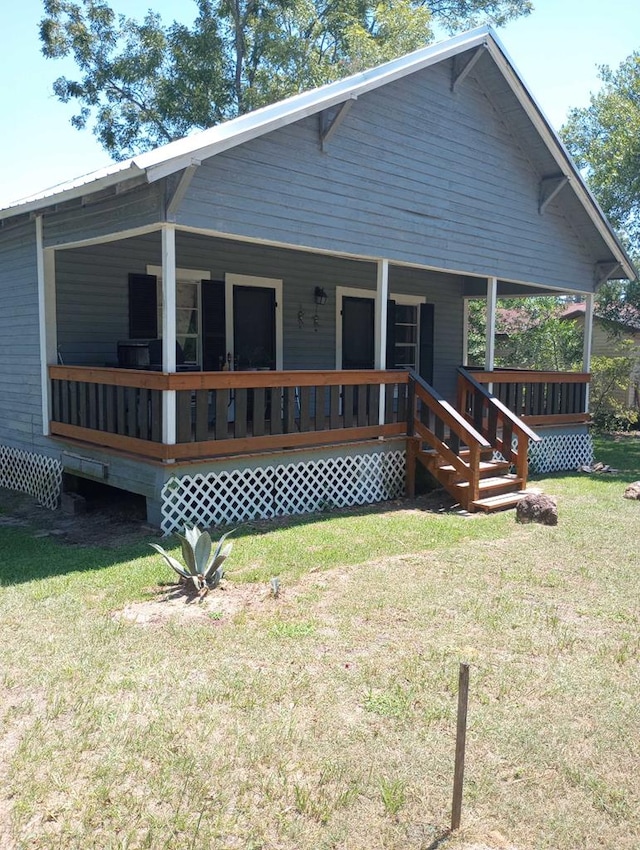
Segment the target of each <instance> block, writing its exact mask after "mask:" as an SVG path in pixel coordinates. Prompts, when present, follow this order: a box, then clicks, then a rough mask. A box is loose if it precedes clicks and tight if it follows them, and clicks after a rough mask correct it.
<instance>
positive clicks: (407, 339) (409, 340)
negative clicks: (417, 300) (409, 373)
mask: <svg viewBox="0 0 640 850" xmlns="http://www.w3.org/2000/svg"><path fill="white" fill-rule="evenodd" d="M418 318H419V313H418V305H417V304H402V303H399V302H398V300H397V297H396V309H395V319H396V321H395V348H394V352H393V362H394V364H395V367H396V368H397V369H417V367H418V342H419V339H420V337H419V336H418Z"/></svg>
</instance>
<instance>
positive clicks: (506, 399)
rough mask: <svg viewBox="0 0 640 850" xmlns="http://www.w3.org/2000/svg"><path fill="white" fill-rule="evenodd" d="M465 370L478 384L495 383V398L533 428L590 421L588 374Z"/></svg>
mask: <svg viewBox="0 0 640 850" xmlns="http://www.w3.org/2000/svg"><path fill="white" fill-rule="evenodd" d="M463 371H464V372H465V373H466V374H467V375H469V374H470V375H471V376H472V377H473V379H474V380H475V381H476V382H477V383H478V384H483V385H487V384H491V385H492V388H493V389H492V392H493V395H494V396H495V397H496V398H497V399H498V400H499V401H500V402H502V404H503V405H504V406H505V407H507V408H508V409H509V410H510V411H511V412H512V413H515V414H516V416H518V417H521V418H523V419H524V421H525V422H527V423H528V424H529V425H534V426H535V425H562V424H572V423H581V422H588V421H589V419H590V416H589V413H588V412H587V409H586V408H587V386H588V384H589V381H590V380H591V375H590V374H589V373H587V372H535V371H528V370H525V369H522V370H521V369H497V370H496V371H494V372H484V371H481V370H475V369H473V370H467V369H465V370H463ZM459 402H460V399H459ZM460 409H461V410H463V409H464V408H463V407H462V406H461V407H460Z"/></svg>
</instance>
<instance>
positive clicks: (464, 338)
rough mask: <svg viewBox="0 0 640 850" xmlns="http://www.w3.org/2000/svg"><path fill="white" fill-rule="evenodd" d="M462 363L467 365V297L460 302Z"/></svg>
mask: <svg viewBox="0 0 640 850" xmlns="http://www.w3.org/2000/svg"><path fill="white" fill-rule="evenodd" d="M462 365H463V366H468V365H469V299H468V298H465V299H464V300H463V302H462Z"/></svg>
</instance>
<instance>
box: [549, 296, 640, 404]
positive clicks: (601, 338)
mask: <svg viewBox="0 0 640 850" xmlns="http://www.w3.org/2000/svg"><path fill="white" fill-rule="evenodd" d="M585 310H586V305H585V303H584V302H579V303H577V304H571V305H569V306H568V307H567V308H566V310H564V311H563V312H562V313H561V318H563V319H565V320H567V321H575V322H576V323H577V325H578V326H579V327H580V328H584V322H585ZM591 339H592V341H591V354H592V356H593V357H629V358H631V359H632V360H633V365H632V367H631V372H630V374H629V382H628V385H627V386H626V388H625V389H624V390H619V391H617V392H616V393H615V396H616V399H617V400H618V401H619V402H620V403H621V404H622V405H624V406H625V407H627V408H629V409H630V410H640V314H639V313H638V312H637V311H634V310H632V309H629V310H627V311H626V312H625V313H624V314H623V315H622V316H621V317H620V320H619V321H616V322H613V321H612V320H610V319H606V318H603V317H602V316H600V315H598V312H597V310H596V312H595V313H594V316H593V333H592V337H591ZM629 343H631V345H629Z"/></svg>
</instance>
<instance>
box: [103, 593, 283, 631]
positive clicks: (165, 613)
mask: <svg viewBox="0 0 640 850" xmlns="http://www.w3.org/2000/svg"><path fill="white" fill-rule="evenodd" d="M154 594H155V598H154V599H151V600H147V601H144V602H133V603H131V604H130V605H127V606H126V607H125V608H123V609H122V610H120V611H114V612H113V614H112V617H113V618H114V619H116V620H128V621H129V622H133V623H136V624H138V625H140V626H161V625H163V624H164V623H166V622H167V621H168V620H170V619H180V620H182V621H185V620H186V621H197V620H201V621H205V620H209V621H211V622H213V623H215V622H219V621H222V620H224V619H227V618H229V617H233V616H234V615H235V614H238V613H240V612H241V611H247V610H259V609H261V608H263V607H266V605H268V604H269V603H270V602H272V603H273V602H276V600H275V598H274V597H273V595H272V594H271V592H270V590H269V589H268V588H267V587H266V585H263V584H230V583H229V582H223V583H222V584H221V585H220V587H218V588H216V590H213V591H211V592H210V593H208V594H207V595H206V596H205V597H203V598H202V599H201V598H200V597H198V596H197V595H196V594H194V593H190V592H189V591H188V590H186V589H185V588H184V587H183V586H181V585H172V586H171V587H158V588H154ZM281 595H282V594H281Z"/></svg>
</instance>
